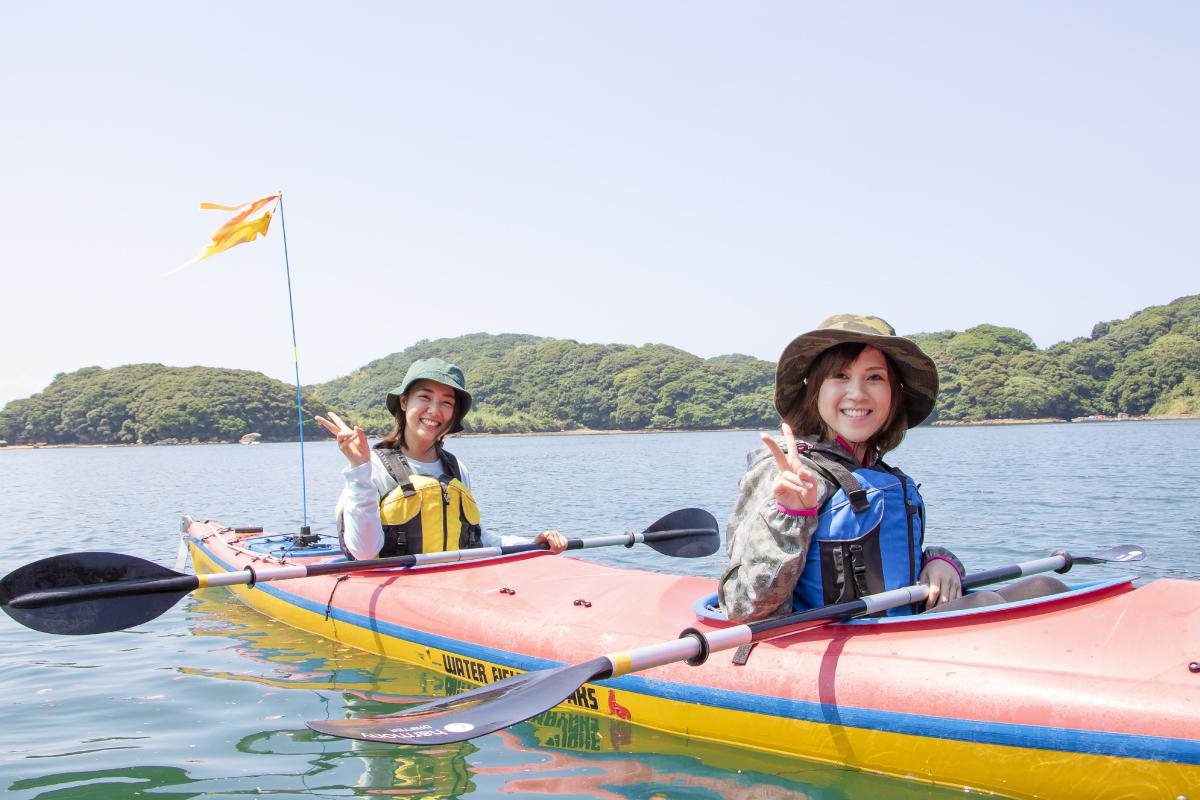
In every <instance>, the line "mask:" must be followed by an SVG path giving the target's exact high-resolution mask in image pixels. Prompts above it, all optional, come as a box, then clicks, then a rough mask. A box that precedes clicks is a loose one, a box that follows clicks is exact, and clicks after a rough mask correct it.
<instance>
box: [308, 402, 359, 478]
mask: <svg viewBox="0 0 1200 800" xmlns="http://www.w3.org/2000/svg"><path fill="white" fill-rule="evenodd" d="M329 416H330V418H331V419H332V420H333V421H332V422H330V421H329V420H328V419H325V418H324V417H321V416H317V417H315V419H316V420H317V422H319V423H321V424H322V425H324V426H325V430H327V431H329V432H330V433H332V434H333V435H334V436H336V437H337V443H338V449H340V450H341V451H342V455H344V456H345V457H346V460H347V461H349V462H350V466H352V467H361V466H362V465H363V464H366V463H367V462H368V461H370V460H371V446H370V445H369V444H367V434H366V432H365V431H363V429H362V428H360V427H358V426H357V425H355V426H354V428H353V429H351V428H350V426H349V425H347V424H346V423H344V422H342V418H341V417H339V416H338V415H337V414H335V413H333V412H332V411H330V412H329Z"/></svg>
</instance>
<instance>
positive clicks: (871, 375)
mask: <svg viewBox="0 0 1200 800" xmlns="http://www.w3.org/2000/svg"><path fill="white" fill-rule="evenodd" d="M891 411H892V379H891V376H890V375H889V373H888V363H887V357H886V356H884V354H883V353H882V352H880V351H879V350H876V349H875V348H874V347H864V348H863V350H862V352H861V353H859V355H858V357H857V358H856V359H854V360H853V361H851V362H850V363H849V364H846V365H845V366H844V367H842V368H840V369H836V370H834V371H833V372H831V373H830V374H829V376H828V377H826V378H825V380H824V381H822V383H821V388H820V390H819V392H818V394H817V413H818V414H820V416H821V421H822V422H824V423H825V426H826V427H827V428H828V429H829V430H830V431H831V432H832V433H833V434H836V435H838V436H841V437H842V438H843V439H845V440H846V441H848V442H850V443H851V444H861V443H864V442H867V441H869V440H870V438H871V437H872V436H874V435H875V434H876V433H878V432H879V431H880V430H882V429H883V427H884V426H885V425H887V423H888V421H889V418H890V416H891Z"/></svg>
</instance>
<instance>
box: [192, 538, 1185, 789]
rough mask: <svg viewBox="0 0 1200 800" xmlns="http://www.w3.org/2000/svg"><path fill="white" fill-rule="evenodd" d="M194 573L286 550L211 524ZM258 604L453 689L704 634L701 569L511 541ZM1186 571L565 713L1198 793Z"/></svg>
mask: <svg viewBox="0 0 1200 800" xmlns="http://www.w3.org/2000/svg"><path fill="white" fill-rule="evenodd" d="M184 536H185V541H187V543H188V545H189V548H190V550H191V554H192V557H193V563H194V565H195V568H196V571H197V572H198V573H207V572H223V571H229V570H240V569H244V568H245V567H247V566H257V565H274V564H279V563H304V562H305V561H311V560H326V559H328V557H329V556H328V555H325V556H315V557H312V558H306V557H305V556H304V554H303V552H299V553H292V554H290V555H288V557H287V558H279V557H277V556H271V555H268V554H264V553H262V552H257V551H255V550H254V548H253V543H252V541H251V540H250V539H247V538H246V537H245V536H244V535H239V534H238V533H236V532H234V531H231V530H226V529H224V528H221V527H220V526H219V525H216V524H215V523H211V522H205V523H200V522H192V523H191V524H190V526H189V527H188V528H187V530H186V531H185V533H184ZM230 588H231V590H232V591H233V592H234V593H235V594H236V595H237V596H238V597H239V599H241V600H242V601H243V602H245V603H246V604H247V605H249V606H251V607H252V608H255V609H256V610H258V611H260V612H262V613H264V614H267V615H269V616H271V617H274V618H276V619H278V620H280V621H282V622H284V623H287V624H289V625H292V626H294V627H297V628H300V629H303V630H306V631H310V632H313V633H316V634H318V635H321V636H324V637H327V638H329V639H332V640H335V641H338V642H341V643H343V644H346V645H349V646H352V647H356V648H360V649H362V650H366V651H369V652H373V653H379V654H382V655H384V656H386V657H389V658H394V659H398V660H400V661H404V662H407V663H411V664H416V665H419V666H421V667H424V668H426V669H430V670H433V671H436V672H440V673H442V674H445V675H448V676H451V677H453V678H456V679H458V680H460V681H463V682H467V683H470V684H485V683H492V682H494V681H496V680H500V679H502V678H505V677H507V676H509V675H511V674H513V673H515V672H520V671H527V670H532V669H543V668H547V667H553V666H559V665H562V664H567V663H577V662H579V661H583V660H586V659H588V658H591V657H594V656H597V655H601V654H604V653H610V652H615V651H622V650H628V649H632V648H636V647H640V646H644V645H647V644H652V643H656V642H661V641H665V640H669V639H672V638H674V637H676V636H678V635H679V633H680V632H681V631H682V630H683V629H685V628H688V627H696V628H698V629H700V630H711V629H714V627H718V626H720V625H721V623H720V622H718V621H715V620H698V619H697V616H696V613H695V612H694V610H693V606H694V604H695V603H696V601H697V599H698V598H701V597H704V596H706V595H708V594H711V593H712V591H713V590H714V588H715V584H714V581H713V580H711V579H706V578H697V577H687V576H673V575H663V574H659V573H650V572H642V571H636V570H628V569H617V568H613V567H608V566H604V565H601V564H596V563H592V562H588V561H583V560H579V559H574V558H565V557H554V556H549V555H546V554H543V553H530V554H523V555H520V556H513V557H507V558H501V559H494V560H489V561H488V562H486V563H464V564H457V565H452V566H445V567H424V568H417V569H408V570H378V571H373V572H366V573H355V574H353V575H349V576H347V575H343V576H337V575H328V576H317V577H308V578H302V579H293V580H286V581H276V582H270V583H259V584H257V585H255V586H252V587H251V586H234V587H230ZM1195 661H1200V584H1197V583H1195V582H1190V581H1171V580H1159V581H1154V582H1152V583H1150V584H1148V585H1146V586H1142V587H1138V588H1135V587H1134V586H1133V584H1132V582H1131V581H1130V580H1128V579H1126V580H1116V581H1109V582H1107V583H1106V584H1102V585H1098V586H1095V587H1093V588H1090V589H1088V590H1087V591H1080V592H1072V593H1069V594H1068V595H1062V596H1059V597H1057V598H1054V599H1051V600H1049V601H1046V602H1032V603H1031V602H1026V603H1021V604H1016V605H1015V606H1013V607H1005V608H1001V609H992V610H986V611H985V612H984V613H980V612H968V613H961V614H949V615H937V616H925V617H921V616H918V617H913V618H909V619H904V618H891V619H887V620H878V621H863V622H856V623H851V624H842V625H829V626H824V627H822V628H818V629H814V630H811V631H806V632H803V633H799V634H795V635H792V636H788V637H784V638H780V639H777V640H771V641H767V642H763V643H761V644H760V645H758V646H757V647H756V648H755V649H754V651H753V652H752V654H751V655H750V658H749V660H748V663H746V664H745V665H744V666H737V665H735V664H733V663H732V662H731V658H730V654H729V653H723V652H718V653H713V654H712V655H711V657H710V658H709V659H708V661H707V662H706V663H704V664H702V665H699V666H694V667H693V666H688V665H687V664H683V663H676V664H668V665H665V666H662V667H657V668H654V669H651V670H647V671H645V672H641V673H636V674H631V675H625V676H623V677H620V678H616V679H610V680H605V681H599V682H596V683H595V684H587V685H585V686H584V687H582V688H581V689H580V691H579V692H577V693H576V694H575V695H574V696H573V697H571V698H570V699H569V700H568V701H567V703H566V704H564V706H565V707H568V708H572V709H574V710H580V711H584V712H586V713H590V714H595V715H599V716H601V717H608V718H612V719H619V720H622V721H627V722H631V723H633V724H635V725H639V726H644V727H648V728H651V729H655V730H660V731H665V732H668V733H674V734H679V735H683V736H688V737H691V738H694V739H698V740H702V741H711V742H717V743H723V744H728V745H735V746H738V747H745V748H751V749H755V750H762V751H767V752H773V753H777V754H783V755H789V756H797V757H800V758H804V759H808V760H815V761H823V762H827V763H832V764H838V765H845V766H849V767H853V768H856V769H861V770H865V771H870V772H877V773H881V774H886V775H891V776H897V777H902V778H907V779H913V780H922V781H927V782H932V783H936V784H941V785H948V786H956V787H963V788H970V789H973V790H984V791H991V792H996V793H999V794H1002V795H1007V796H1013V797H1095V798H1101V797H1103V798H1143V797H1169V798H1178V797H1188V796H1189V795H1191V796H1192V797H1193V798H1195V799H1196V800H1200V739H1198V737H1200V724H1198V723H1200V675H1198V674H1196V673H1193V672H1191V671H1190V670H1189V664H1190V663H1192V662H1195Z"/></svg>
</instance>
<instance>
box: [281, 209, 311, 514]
mask: <svg viewBox="0 0 1200 800" xmlns="http://www.w3.org/2000/svg"><path fill="white" fill-rule="evenodd" d="M279 232H280V234H282V236H283V269H284V272H285V273H286V275H287V287H288V316H290V317H291V320H292V363H293V364H294V365H295V367H296V424H297V425H298V426H299V427H300V497H301V502H302V503H303V511H304V524H303V526H302V527H301V528H300V533H301V535H304V536H308V535H309V533H310V532H311V531H310V529H309V527H308V481H307V479H306V476H305V473H304V399H303V397H302V396H301V394H300V351H299V349H298V348H297V347H296V310H295V307H294V305H293V304H292V267H291V264H289V263H288V246H287V224H286V223H285V222H284V219H283V192H282V191H280V192H279Z"/></svg>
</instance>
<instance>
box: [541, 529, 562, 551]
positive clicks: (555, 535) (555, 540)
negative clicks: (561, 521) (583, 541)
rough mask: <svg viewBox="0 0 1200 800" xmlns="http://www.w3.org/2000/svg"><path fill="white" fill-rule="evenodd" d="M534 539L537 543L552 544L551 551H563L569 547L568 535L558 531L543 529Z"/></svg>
mask: <svg viewBox="0 0 1200 800" xmlns="http://www.w3.org/2000/svg"><path fill="white" fill-rule="evenodd" d="M533 541H534V543H535V544H536V543H537V542H545V543H546V544H548V545H550V552H551V553H561V552H562V551H563V550H566V549H567V537H565V536H563V535H562V534H561V533H559V532H558V531H543V532H542V533H539V534H538V535H537V538H536V539H534V540H533Z"/></svg>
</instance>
